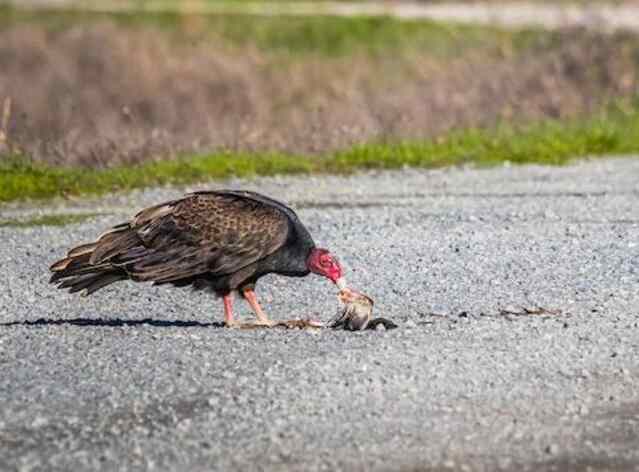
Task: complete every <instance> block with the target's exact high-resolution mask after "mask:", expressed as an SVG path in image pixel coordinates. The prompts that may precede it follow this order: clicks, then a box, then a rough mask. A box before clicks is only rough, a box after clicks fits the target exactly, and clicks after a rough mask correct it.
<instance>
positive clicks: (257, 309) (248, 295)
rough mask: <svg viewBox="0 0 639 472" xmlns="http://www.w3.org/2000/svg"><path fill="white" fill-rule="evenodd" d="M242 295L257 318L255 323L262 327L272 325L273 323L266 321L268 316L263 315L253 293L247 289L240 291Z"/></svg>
mask: <svg viewBox="0 0 639 472" xmlns="http://www.w3.org/2000/svg"><path fill="white" fill-rule="evenodd" d="M242 294H243V295H244V298H245V299H246V301H247V302H248V304H249V305H250V306H251V308H252V309H253V311H254V312H255V316H257V321H258V322H259V323H260V324H263V325H269V326H270V325H272V324H273V322H272V321H271V320H269V319H268V316H266V313H264V311H263V310H262V307H261V306H260V304H259V302H258V301H257V297H256V296H255V292H254V291H253V290H252V289H250V288H247V289H245V290H243V291H242Z"/></svg>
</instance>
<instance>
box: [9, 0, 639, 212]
mask: <svg viewBox="0 0 639 472" xmlns="http://www.w3.org/2000/svg"><path fill="white" fill-rule="evenodd" d="M495 1H496V0H495ZM495 1H493V2H491V3H495ZM134 3H135V2H134ZM178 3H179V2H178ZM582 3H583V2H582ZM0 71H1V73H0V106H1V108H0V160H2V163H1V164H0V166H1V167H2V170H3V172H2V175H0V189H2V190H0V200H10V199H13V198H17V196H34V197H39V196H50V195H60V194H65V193H82V192H87V191H94V192H98V191H99V192H102V191H109V190H113V189H119V188H130V187H136V186H140V185H150V184H154V183H166V182H178V183H181V182H188V181H193V180H198V179H205V178H210V177H226V176H228V175H252V174H256V173H258V174H269V173H277V172H320V171H323V172H333V171H340V172H342V171H350V170H353V169H356V168H362V167H365V168H375V167H383V168H388V167H397V166H401V165H405V164H409V165H419V166H431V165H445V164H451V163H459V162H478V163H494V162H499V161H503V160H511V161H514V162H548V163H561V162H565V160H566V159H568V158H570V157H574V156H575V155H585V154H593V153H595V154H600V153H607V152H632V151H635V150H638V149H637V148H639V124H638V120H637V116H638V114H637V103H638V102H637V99H636V95H637V91H638V90H639V38H638V37H637V36H636V35H635V34H633V33H630V32H616V33H610V32H597V31H592V30H585V29H575V28H565V29H559V30H554V31H546V30H543V29H534V28H529V29H519V30H512V29H511V30H506V29H499V28H497V27H492V26H473V25H462V24H450V23H438V22H433V21H427V20H399V19H394V18H391V17H384V16H381V17H351V18H345V17H334V16H323V15H317V16H286V17H284V16H259V15H250V14H207V15H201V14H185V13H178V12H175V13H166V12H165V13H149V12H124V13H96V12H86V11H84V12H83V11H80V10H77V11H76V10H59V9H56V10H46V9H44V10H42V9H38V10H28V9H22V8H15V7H12V6H9V5H4V6H1V5H0Z"/></svg>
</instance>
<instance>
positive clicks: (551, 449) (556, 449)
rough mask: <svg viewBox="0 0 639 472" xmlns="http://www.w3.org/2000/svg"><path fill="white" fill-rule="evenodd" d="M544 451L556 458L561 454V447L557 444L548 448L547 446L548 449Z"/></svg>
mask: <svg viewBox="0 0 639 472" xmlns="http://www.w3.org/2000/svg"><path fill="white" fill-rule="evenodd" d="M544 451H545V452H546V454H550V455H551V456H554V455H556V454H557V453H558V452H559V446H558V445H557V444H549V445H548V446H546V449H544Z"/></svg>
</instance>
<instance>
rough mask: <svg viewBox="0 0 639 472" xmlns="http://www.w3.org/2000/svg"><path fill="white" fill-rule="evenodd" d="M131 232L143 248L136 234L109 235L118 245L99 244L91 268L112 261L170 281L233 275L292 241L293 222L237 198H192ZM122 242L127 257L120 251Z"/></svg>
mask: <svg viewBox="0 0 639 472" xmlns="http://www.w3.org/2000/svg"><path fill="white" fill-rule="evenodd" d="M131 230H133V234H135V236H136V237H137V238H139V240H140V242H141V243H142V244H139V245H136V246H133V247H131V245H130V244H129V243H130V238H131V236H132V235H131V233H129V234H120V233H119V232H116V233H112V234H107V235H106V236H105V237H106V238H107V239H112V240H113V241H112V242H110V243H109V244H106V245H105V247H104V248H103V249H102V248H101V247H100V244H99V245H98V247H97V248H96V250H95V251H94V254H93V256H92V263H100V262H104V260H105V259H108V260H111V261H112V262H113V263H115V264H117V265H120V266H124V267H126V270H127V272H129V273H130V274H131V276H133V277H134V278H135V279H138V280H153V281H156V282H169V281H173V280H179V279H183V278H188V277H192V276H196V275H200V274H204V273H210V274H212V275H224V274H231V273H233V272H235V271H237V270H239V269H241V268H242V267H245V266H247V265H249V264H252V263H253V262H256V261H257V260H259V259H261V258H263V257H265V256H267V255H269V254H271V253H273V252H274V251H276V250H277V249H278V248H280V247H281V246H282V245H283V244H284V242H285V241H286V239H287V237H288V219H287V217H286V216H285V215H284V214H283V213H282V212H280V211H279V210H278V209H276V208H273V207H271V206H268V205H265V204H263V203H259V202H255V201H253V200H248V199H245V198H241V197H239V196H237V195H226V194H223V193H220V194H215V193H213V194H192V195H189V196H187V197H185V198H184V199H182V200H178V201H174V202H170V203H168V204H164V205H158V206H157V207H153V208H150V209H147V210H144V211H142V212H140V213H139V214H138V215H136V217H135V218H134V219H133V221H132V223H131ZM120 241H121V242H122V243H125V244H122V245H124V247H128V250H127V251H126V252H125V253H121V252H117V250H116V248H117V247H118V246H120V247H122V245H121V244H120ZM105 242H108V241H105ZM98 253H99V254H101V257H98V256H96V254H98Z"/></svg>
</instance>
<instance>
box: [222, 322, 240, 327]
mask: <svg viewBox="0 0 639 472" xmlns="http://www.w3.org/2000/svg"><path fill="white" fill-rule="evenodd" d="M224 327H225V328H241V327H242V322H241V321H238V320H225V321H224Z"/></svg>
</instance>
